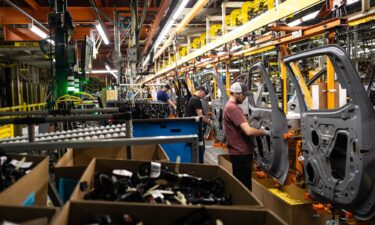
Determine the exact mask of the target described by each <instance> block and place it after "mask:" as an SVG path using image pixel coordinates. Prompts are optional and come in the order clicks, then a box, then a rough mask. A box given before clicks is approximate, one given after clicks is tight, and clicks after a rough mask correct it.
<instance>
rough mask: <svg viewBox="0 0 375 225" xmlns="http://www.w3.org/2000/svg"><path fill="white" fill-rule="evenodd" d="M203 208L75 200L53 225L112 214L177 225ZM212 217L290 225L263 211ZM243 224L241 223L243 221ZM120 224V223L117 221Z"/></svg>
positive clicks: (220, 210) (229, 224)
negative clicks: (182, 219)
mask: <svg viewBox="0 0 375 225" xmlns="http://www.w3.org/2000/svg"><path fill="white" fill-rule="evenodd" d="M202 208H203V207H201V206H168V205H144V204H135V203H133V204H129V203H119V202H114V203H109V202H103V201H97V202H88V201H72V202H69V203H68V204H66V205H65V206H64V208H63V209H62V211H61V213H60V214H59V215H58V216H57V217H56V219H55V220H54V221H53V222H52V225H67V224H84V223H85V222H87V221H88V219H90V218H92V217H93V216H95V215H103V214H108V215H110V216H111V218H113V219H119V218H120V217H121V216H122V215H124V214H125V213H126V214H129V215H131V216H132V217H133V218H136V219H139V220H141V221H142V222H144V224H149V225H156V224H175V222H176V220H179V219H181V218H184V217H186V216H189V215H190V214H191V213H193V212H195V211H197V210H200V209H202ZM206 209H207V211H208V213H209V215H210V216H211V218H215V219H220V220H221V221H222V222H223V223H224V224H225V225H235V224H257V225H286V224H287V223H286V222H284V221H282V219H280V218H279V217H278V216H276V215H275V214H274V213H272V212H271V211H269V210H266V209H261V208H238V207H234V208H228V207H226V208H225V207H215V208H206ZM239 221H241V222H239ZM115 222H116V221H115Z"/></svg>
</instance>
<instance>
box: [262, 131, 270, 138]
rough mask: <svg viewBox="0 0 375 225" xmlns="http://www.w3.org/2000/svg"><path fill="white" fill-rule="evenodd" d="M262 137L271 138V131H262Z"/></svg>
mask: <svg viewBox="0 0 375 225" xmlns="http://www.w3.org/2000/svg"><path fill="white" fill-rule="evenodd" d="M263 132H264V136H269V137H270V136H271V131H270V130H263Z"/></svg>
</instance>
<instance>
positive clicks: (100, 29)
mask: <svg viewBox="0 0 375 225" xmlns="http://www.w3.org/2000/svg"><path fill="white" fill-rule="evenodd" d="M95 26H96V29H97V30H98V32H99V34H100V36H101V37H102V39H103V42H104V44H105V45H108V44H109V39H108V36H107V33H106V32H105V31H104V29H103V26H102V24H101V23H100V22H99V21H97V22H96V23H95Z"/></svg>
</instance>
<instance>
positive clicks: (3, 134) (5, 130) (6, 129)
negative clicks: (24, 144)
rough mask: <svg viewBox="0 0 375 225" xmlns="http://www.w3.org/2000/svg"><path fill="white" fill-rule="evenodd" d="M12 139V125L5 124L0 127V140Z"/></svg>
mask: <svg viewBox="0 0 375 225" xmlns="http://www.w3.org/2000/svg"><path fill="white" fill-rule="evenodd" d="M11 137H14V125H13V124H7V125H4V126H0V139H3V138H11Z"/></svg>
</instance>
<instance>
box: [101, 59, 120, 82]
mask: <svg viewBox="0 0 375 225" xmlns="http://www.w3.org/2000/svg"><path fill="white" fill-rule="evenodd" d="M104 67H105V69H106V70H107V71H108V72H109V73H110V74H112V76H114V77H115V78H116V81H117V80H118V77H117V75H116V74H115V73H114V72H113V71H112V70H111V67H110V66H109V65H108V64H107V63H105V64H104Z"/></svg>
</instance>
